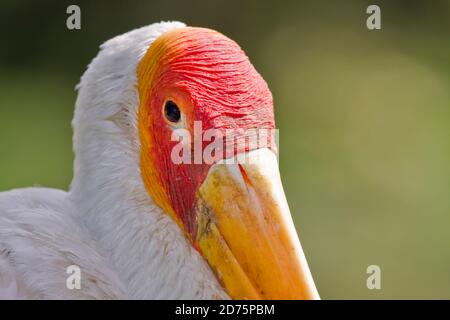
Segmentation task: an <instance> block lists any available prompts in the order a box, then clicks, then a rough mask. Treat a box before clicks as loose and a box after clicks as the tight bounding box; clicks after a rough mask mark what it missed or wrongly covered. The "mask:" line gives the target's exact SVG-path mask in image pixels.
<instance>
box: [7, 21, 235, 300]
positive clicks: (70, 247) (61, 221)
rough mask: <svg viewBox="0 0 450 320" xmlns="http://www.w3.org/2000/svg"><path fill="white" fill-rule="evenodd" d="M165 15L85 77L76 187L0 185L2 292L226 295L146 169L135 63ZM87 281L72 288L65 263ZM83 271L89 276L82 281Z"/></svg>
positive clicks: (105, 48)
mask: <svg viewBox="0 0 450 320" xmlns="http://www.w3.org/2000/svg"><path fill="white" fill-rule="evenodd" d="M182 27H184V24H182V23H180V22H165V23H164V22H163V23H157V24H152V25H150V26H147V27H143V28H140V29H136V30H133V31H130V32H128V33H126V34H124V35H121V36H118V37H115V38H113V39H111V40H109V41H107V42H105V43H104V44H103V45H102V46H101V50H100V53H99V54H98V56H97V57H96V58H95V59H94V60H93V61H92V62H91V64H90V65H89V67H88V70H87V71H86V72H85V74H84V75H83V77H82V78H81V82H80V84H79V85H78V90H79V93H78V98H77V101H76V107H75V116H74V120H73V123H72V125H73V129H74V152H75V163H74V179H73V181H72V184H71V188H70V190H69V192H68V193H65V192H63V191H57V190H51V189H25V190H16V191H10V192H7V193H0V298H1V297H5V298H8V297H18V298H68V299H71V298H88V299H89V298H90V299H93V298H98V299H102V298H116V299H121V298H133V299H211V298H228V296H227V295H226V294H225V292H224V291H223V289H222V287H221V286H220V285H219V283H218V282H217V279H216V277H215V276H214V275H213V273H212V271H211V269H210V268H209V266H208V265H207V263H206V262H205V261H204V259H203V258H202V257H201V256H200V255H199V253H198V252H197V251H196V250H194V249H193V247H192V245H191V244H190V242H189V241H188V240H187V239H186V237H185V236H184V234H183V232H182V231H181V229H180V228H179V227H178V225H177V224H176V223H175V222H174V221H173V220H172V219H171V218H170V217H169V216H168V215H167V214H166V213H165V212H163V211H162V210H161V209H160V208H159V207H158V206H156V205H155V204H154V202H153V201H152V199H151V198H150V196H149V194H148V193H147V191H146V189H145V187H144V185H143V182H142V179H141V175H140V169H139V154H140V143H139V137H138V131H137V109H138V105H139V98H138V94H137V91H136V67H137V65H138V63H139V61H140V59H141V58H142V56H143V55H144V54H145V52H146V51H147V49H148V47H149V45H150V44H151V43H152V42H153V41H154V40H155V39H156V38H157V37H158V36H159V35H161V34H162V33H164V32H165V31H167V30H170V29H173V28H182ZM73 264H75V265H78V266H80V268H81V274H82V278H81V279H82V282H81V283H82V287H81V289H80V290H77V289H74V290H69V289H67V287H66V279H67V276H68V275H67V273H66V268H67V267H68V266H70V265H73ZM83 279H84V280H83Z"/></svg>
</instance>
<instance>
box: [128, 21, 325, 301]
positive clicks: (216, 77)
mask: <svg viewBox="0 0 450 320" xmlns="http://www.w3.org/2000/svg"><path fill="white" fill-rule="evenodd" d="M136 74H137V91H138V95H139V106H138V133H139V139H140V172H141V177H142V179H143V182H144V185H145V187H146V190H147V192H148V194H149V196H150V197H151V198H152V199H153V200H154V201H155V202H156V204H158V205H159V206H160V207H161V208H162V209H163V210H164V211H165V212H166V213H167V214H168V215H170V216H171V217H172V218H173V219H174V220H175V221H176V222H177V223H178V225H179V227H180V228H181V229H182V230H183V232H184V233H185V234H186V236H187V238H188V239H189V241H190V242H191V243H192V245H193V246H194V247H195V248H196V249H197V250H198V251H199V253H200V254H201V255H202V256H203V257H204V259H205V260H206V261H207V262H208V264H209V265H210V267H211V269H212V270H213V271H214V273H215V275H216V277H217V278H218V280H219V282H220V283H221V284H222V285H223V287H224V288H225V290H226V291H227V293H228V294H229V295H230V296H231V297H232V298H234V299H314V298H318V294H317V291H316V289H315V286H314V283H313V281H312V278H311V275H310V272H309V269H308V265H307V263H306V260H305V257H304V254H303V251H302V248H301V246H300V242H299V239H298V236H297V233H296V230H295V227H294V224H293V222H292V218H291V215H290V212H289V208H288V205H287V202H286V199H285V196H284V192H283V188H282V185H281V182H280V177H279V171H278V164H277V158H276V152H277V150H276V147H275V146H274V144H273V141H274V140H273V137H272V133H273V131H270V129H274V128H275V122H274V112H273V103H272V95H271V93H270V91H269V89H268V87H267V84H266V82H265V81H264V79H263V78H262V77H261V76H260V75H259V74H258V72H257V71H256V70H255V68H254V67H253V65H252V64H251V63H250V61H249V59H248V58H247V56H246V55H245V53H244V52H243V51H242V50H241V49H240V47H239V46H238V45H237V44H236V43H235V42H234V41H232V40H230V39H228V38H227V37H225V36H224V35H222V34H220V33H218V32H216V31H212V30H209V29H203V28H189V27H185V28H177V29H173V30H170V31H167V32H164V33H163V34H162V35H160V36H159V37H157V38H156V40H155V41H153V43H151V45H150V46H149V47H148V49H147V51H146V52H145V54H144V55H143V57H142V58H141V59H140V61H139V63H138V66H137V70H136ZM260 129H261V130H265V131H263V132H266V133H267V132H269V133H270V134H269V137H268V143H267V144H264V145H263V146H261V143H260V142H261V141H259V140H260V139H258V143H257V144H256V145H255V144H253V145H250V144H248V143H247V144H246V143H244V144H242V143H239V141H243V140H242V138H243V139H244V141H249V140H245V139H246V138H250V136H251V135H254V134H255V132H256V134H257V136H258V137H261V136H260V135H258V131H257V130H260ZM211 130H212V131H211ZM255 130H256V131H255ZM267 130H269V131H267ZM180 131H182V132H184V133H188V136H189V137H185V136H184V137H183V139H179V138H180V137H181V136H182V135H181V134H180ZM208 131H209V132H214V133H215V136H214V139H213V138H212V137H211V136H209V137H206V136H207V134H206V133H207V132H208ZM177 137H178V138H177ZM218 137H220V138H221V139H223V140H220V143H217V142H218V139H219V138H218ZM266 137H267V136H266ZM213 142H215V146H216V150H215V151H214V152H213V153H212V154H213V160H212V161H211V159H209V160H208V159H205V158H204V156H205V154H206V153H205V151H207V148H208V146H209V145H210V144H211V143H213ZM230 143H231V148H230ZM180 144H181V145H182V147H183V148H182V151H181V152H184V155H183V159H184V161H181V162H180V161H177V160H176V159H174V156H175V157H176V156H179V153H177V152H178V151H177V152H175V151H176V150H177V148H179V146H180ZM221 147H223V148H221ZM198 155H200V158H199V157H198ZM243 156H244V157H243ZM230 160H231V161H230Z"/></svg>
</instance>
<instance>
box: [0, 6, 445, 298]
mask: <svg viewBox="0 0 450 320" xmlns="http://www.w3.org/2000/svg"><path fill="white" fill-rule="evenodd" d="M73 3H77V4H79V5H80V7H81V10H82V29H81V30H80V31H69V30H67V29H66V27H65V20H66V17H67V15H66V7H67V6H68V5H69V4H72V2H70V3H69V2H67V1H59V2H57V1H53V2H52V1H41V2H40V3H37V2H31V1H23V0H22V1H17V0H15V1H13V0H3V1H2V3H1V5H0V36H1V39H2V44H1V46H0V70H1V73H0V121H1V122H0V124H1V125H0V150H1V151H0V190H7V189H10V188H18V187H25V186H30V185H45V186H50V187H57V188H64V189H67V188H68V186H69V183H70V180H71V175H72V163H71V162H72V158H73V155H72V152H71V127H70V120H71V117H72V114H73V105H74V101H75V97H76V92H75V91H74V87H75V85H76V83H77V82H78V79H79V77H80V76H81V74H82V73H83V72H84V70H85V67H86V65H87V64H88V63H89V61H90V60H91V59H92V58H93V57H94V56H95V55H96V53H97V50H98V46H99V44H100V43H102V42H103V41H105V40H107V39H109V38H111V37H113V36H115V35H117V34H121V33H124V32H126V31H128V30H131V29H133V28H135V27H139V26H142V25H146V24H149V23H151V22H156V21H161V20H180V21H184V22H186V23H187V24H189V25H194V26H203V27H210V28H213V29H216V30H219V31H221V32H222V33H224V34H226V35H228V36H229V37H230V38H232V39H234V40H236V41H237V42H238V43H239V44H240V45H241V46H242V48H243V49H244V50H245V51H246V52H247V54H248V55H249V56H250V58H251V60H252V61H253V63H254V64H255V66H256V68H257V69H258V70H259V71H260V72H261V74H262V75H263V76H264V78H265V79H266V80H267V82H268V83H269V86H270V87H271V89H272V92H273V94H274V98H275V104H276V116H277V125H278V127H279V128H280V144H281V145H280V162H281V172H282V176H283V180H284V185H285V189H286V193H287V197H288V200H289V203H290V207H291V211H292V214H293V216H294V220H295V222H296V225H297V226H298V231H299V234H300V237H301V240H302V242H303V246H304V249H305V251H306V254H307V257H308V260H309V263H310V267H311V269H312V271H313V274H314V277H315V279H316V283H317V285H318V288H319V292H320V293H321V296H322V297H323V298H332V299H346V298H357V299H360V298H368V299H373V298H387V299H389V298H447V299H448V298H450V232H449V231H450V205H449V204H450V200H449V191H450V190H449V189H450V188H449V181H450V179H449V178H450V174H449V163H450V159H449V157H450V150H449V137H450V126H449V120H450V117H449V111H450V77H449V76H450V58H449V57H450V2H448V1H432V2H431V1H389V2H388V1H376V2H374V3H377V4H378V5H380V7H381V9H382V30H380V31H369V30H367V28H366V26H365V21H366V18H367V15H366V13H365V10H366V8H367V6H368V5H369V4H372V1H370V2H368V1H345V2H344V1H339V2H338V1H294V0H292V1H225V0H223V1H182V0H180V1H135V0H131V1H126V2H118V1H96V2H95V3H94V2H93V1H91V2H88V1H75V2H73ZM371 264H376V265H379V266H380V267H381V270H382V289H381V290H368V289H367V288H366V278H367V274H366V268H367V266H368V265H371Z"/></svg>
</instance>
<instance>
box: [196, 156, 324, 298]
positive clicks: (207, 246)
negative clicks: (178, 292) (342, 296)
mask: <svg viewBox="0 0 450 320" xmlns="http://www.w3.org/2000/svg"><path fill="white" fill-rule="evenodd" d="M231 160H233V161H234V163H229V162H230V161H231ZM227 162H228V163H227ZM196 210H197V218H198V220H197V221H198V230H197V238H196V241H197V243H198V245H199V247H200V249H201V252H202V254H203V256H204V257H205V259H206V260H207V261H208V263H209V265H210V266H211V268H212V269H213V271H214V272H215V274H216V276H217V277H218V279H219V281H220V282H221V283H222V285H223V287H224V288H225V289H226V291H227V292H228V294H229V296H230V297H231V298H233V299H320V297H319V294H318V293H317V289H316V287H315V285H314V281H313V279H312V276H311V273H310V271H309V267H308V264H307V262H306V259H305V256H304V253H303V250H302V247H301V245H300V241H299V239H298V236H297V232H296V230H295V227H294V224H293V222H292V218H291V214H290V212H289V207H288V204H287V202H286V198H285V195H284V192H283V187H282V185H281V180H280V175H279V170H278V162H277V159H276V156H275V154H274V153H273V152H272V151H270V150H269V149H258V150H255V151H251V152H249V153H246V154H241V155H240V156H238V159H236V158H234V159H228V160H224V161H222V162H220V163H217V164H215V165H214V166H212V167H211V168H210V170H209V172H208V176H207V177H206V179H205V181H204V182H203V184H202V185H201V186H200V188H199V190H198V193H197V204H196Z"/></svg>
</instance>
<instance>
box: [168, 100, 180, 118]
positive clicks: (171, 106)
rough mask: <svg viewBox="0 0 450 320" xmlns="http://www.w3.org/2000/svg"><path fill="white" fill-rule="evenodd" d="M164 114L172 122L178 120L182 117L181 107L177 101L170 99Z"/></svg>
mask: <svg viewBox="0 0 450 320" xmlns="http://www.w3.org/2000/svg"><path fill="white" fill-rule="evenodd" d="M164 115H165V116H166V119H167V120H169V121H170V122H178V121H180V117H181V112H180V108H178V106H177V104H176V103H175V102H173V101H171V100H168V101H167V102H166V104H165V105H164Z"/></svg>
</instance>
